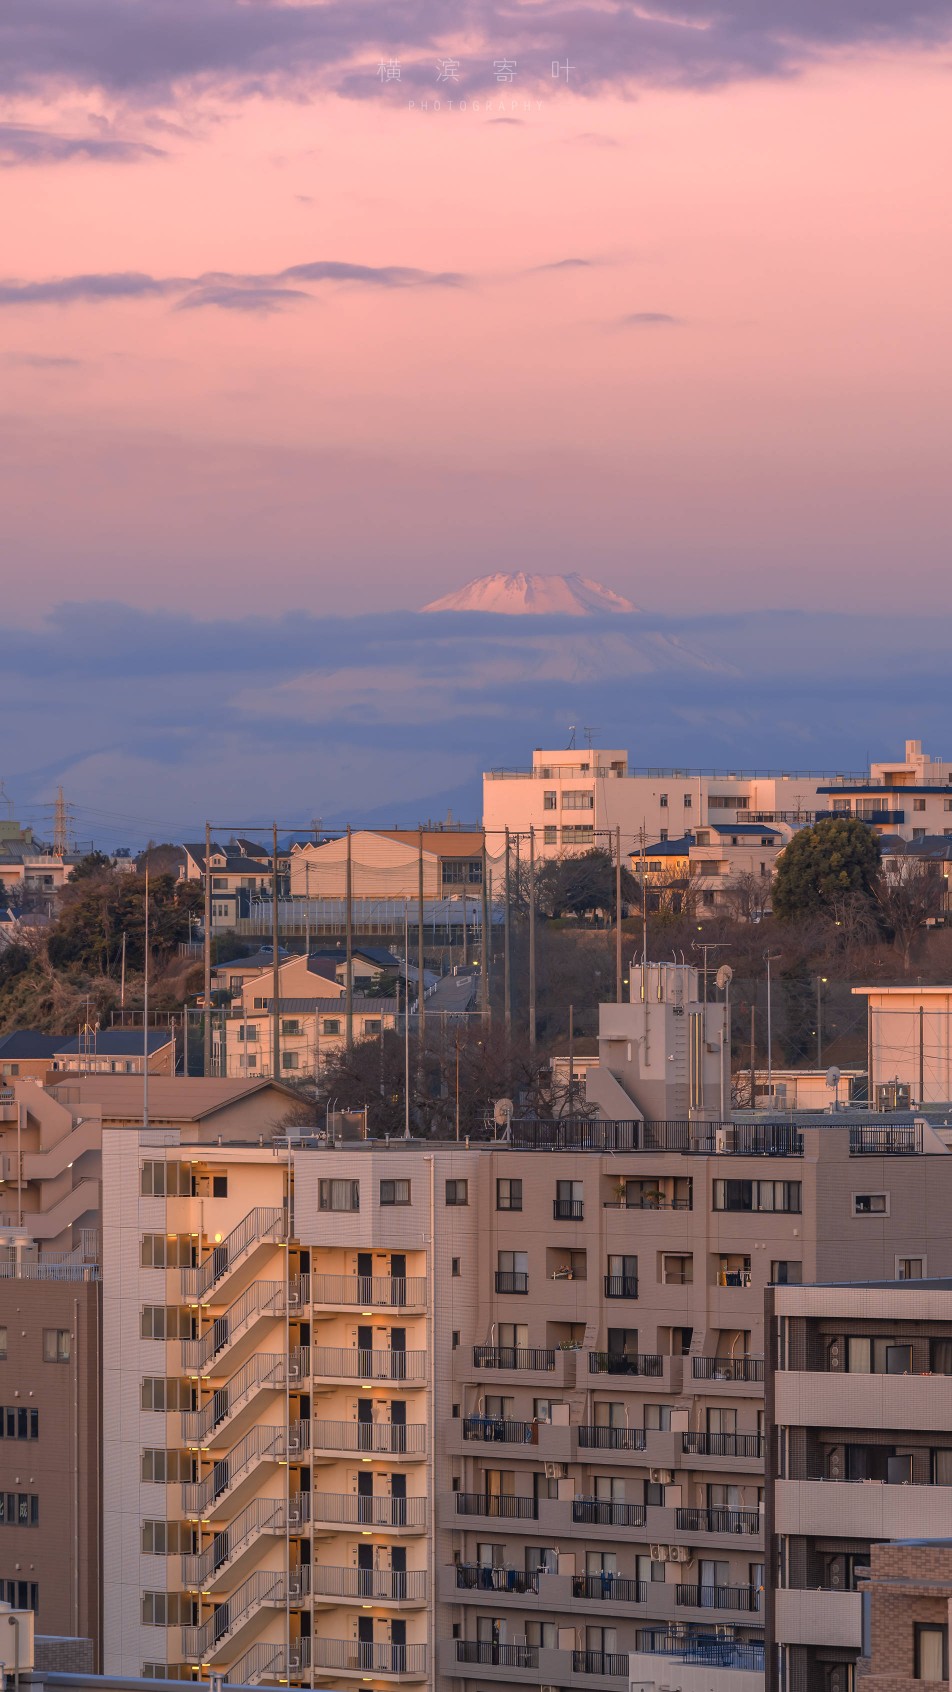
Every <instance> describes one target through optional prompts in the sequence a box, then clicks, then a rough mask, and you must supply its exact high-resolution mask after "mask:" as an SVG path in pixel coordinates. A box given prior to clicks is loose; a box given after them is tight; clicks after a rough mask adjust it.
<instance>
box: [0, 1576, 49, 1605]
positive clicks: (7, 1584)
mask: <svg viewBox="0 0 952 1692" xmlns="http://www.w3.org/2000/svg"><path fill="white" fill-rule="evenodd" d="M0 1601H2V1602H3V1603H4V1604H9V1605H10V1606H11V1608H12V1609H14V1610H33V1611H34V1612H35V1611H36V1610H38V1609H39V1605H40V1589H39V1587H38V1585H37V1583H36V1581H35V1580H0Z"/></svg>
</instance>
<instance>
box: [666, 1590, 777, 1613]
mask: <svg viewBox="0 0 952 1692" xmlns="http://www.w3.org/2000/svg"><path fill="white" fill-rule="evenodd" d="M674 1601H675V1603H676V1604H693V1605H695V1606H696V1607H697V1608H699V1609H701V1608H703V1609H710V1610H759V1609H760V1591H759V1589H758V1588H757V1587H756V1586H697V1585H693V1584H692V1585H680V1586H676V1587H675V1589H674Z"/></svg>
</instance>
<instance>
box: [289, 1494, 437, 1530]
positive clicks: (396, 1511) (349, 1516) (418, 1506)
mask: <svg viewBox="0 0 952 1692" xmlns="http://www.w3.org/2000/svg"><path fill="white" fill-rule="evenodd" d="M311 1519H312V1521H313V1522H314V1524H315V1526H319V1527H329V1528H334V1527H380V1528H409V1529H411V1530H416V1531H420V1530H421V1529H422V1528H424V1527H425V1526H426V1499H425V1498H389V1497H383V1496H379V1497H374V1498H369V1497H367V1496H365V1495H364V1494H362V1493H357V1492H316V1491H315V1492H313V1493H312V1494H311Z"/></svg>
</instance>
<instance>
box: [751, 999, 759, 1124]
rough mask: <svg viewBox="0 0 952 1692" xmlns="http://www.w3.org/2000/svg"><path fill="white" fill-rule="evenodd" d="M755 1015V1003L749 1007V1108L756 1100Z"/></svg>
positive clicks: (752, 1106)
mask: <svg viewBox="0 0 952 1692" xmlns="http://www.w3.org/2000/svg"><path fill="white" fill-rule="evenodd" d="M756 1016H757V1007H756V1005H751V1007H750V1108H751V1110H753V1108H754V1106H755V1104H756V1102H757V1068H756V1063H757V1047H756V1045H755V1043H754V1028H755V1021H756Z"/></svg>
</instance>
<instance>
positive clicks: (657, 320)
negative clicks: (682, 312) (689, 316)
mask: <svg viewBox="0 0 952 1692" xmlns="http://www.w3.org/2000/svg"><path fill="white" fill-rule="evenodd" d="M683 323H684V318H683V317H674V316H673V315H672V313H671V312H669V311H630V312H629V313H628V315H627V316H626V317H620V318H619V319H618V321H617V323H616V324H615V325H614V327H615V328H616V329H673V328H680V327H681V325H682V324H683Z"/></svg>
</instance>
